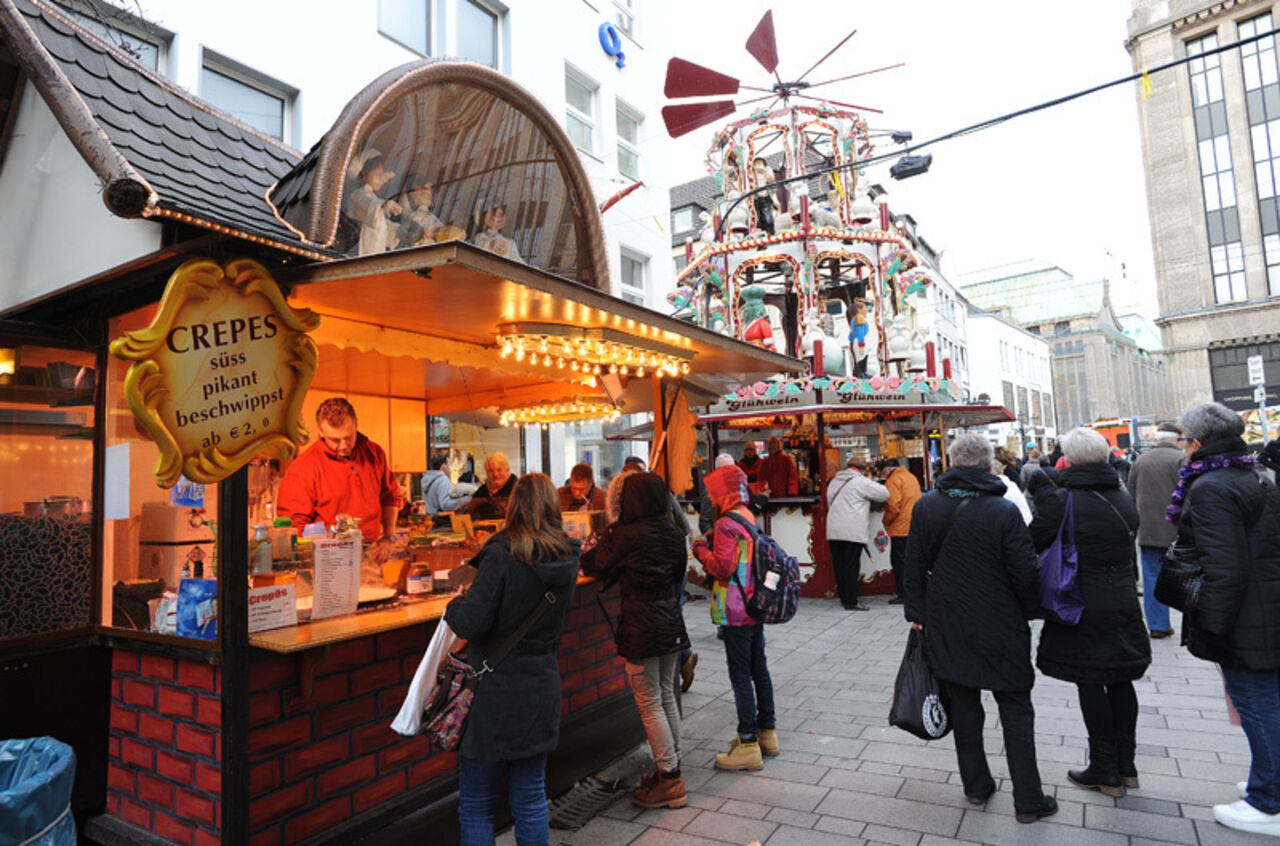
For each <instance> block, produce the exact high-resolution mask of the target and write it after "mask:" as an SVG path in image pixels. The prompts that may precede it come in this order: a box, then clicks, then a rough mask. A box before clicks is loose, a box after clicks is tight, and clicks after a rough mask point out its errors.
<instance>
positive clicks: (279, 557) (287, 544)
mask: <svg viewBox="0 0 1280 846" xmlns="http://www.w3.org/2000/svg"><path fill="white" fill-rule="evenodd" d="M271 557H272V559H274V560H275V561H276V562H278V566H280V567H289V568H293V567H296V566H297V564H298V530H297V529H295V528H294V527H293V521H292V520H290V519H289V518H288V517H277V518H276V520H275V525H274V526H272V527H271Z"/></svg>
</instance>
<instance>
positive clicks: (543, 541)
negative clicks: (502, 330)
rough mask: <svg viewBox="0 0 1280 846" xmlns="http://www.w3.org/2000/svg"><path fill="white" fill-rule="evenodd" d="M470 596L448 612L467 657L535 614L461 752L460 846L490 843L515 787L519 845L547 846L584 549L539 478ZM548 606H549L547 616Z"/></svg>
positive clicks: (521, 492) (522, 491)
mask: <svg viewBox="0 0 1280 846" xmlns="http://www.w3.org/2000/svg"><path fill="white" fill-rule="evenodd" d="M471 563H472V565H474V566H475V567H476V569H477V571H478V572H477V573H476V577H475V581H474V582H473V583H472V584H471V587H470V589H469V590H467V592H466V593H465V594H464V595H462V596H459V597H458V598H457V599H455V600H453V601H452V602H450V603H449V607H448V608H447V609H445V615H444V618H445V622H447V623H448V624H449V626H450V628H452V629H453V630H454V631H455V632H456V633H457V634H458V636H459V637H464V638H466V639H467V640H468V641H470V645H469V646H468V649H467V659H468V660H469V661H470V662H471V666H472V667H474V668H476V669H477V670H480V669H481V668H483V667H485V666H486V663H485V662H486V659H487V657H488V656H489V655H490V654H492V653H493V652H495V651H496V650H497V648H498V646H499V645H500V644H502V643H503V642H504V641H506V640H507V639H508V637H509V636H510V635H511V634H512V633H514V632H515V631H516V629H518V628H519V627H520V625H521V624H522V623H524V622H525V621H526V620H527V619H528V618H530V617H531V616H532V615H533V614H534V613H539V616H538V617H537V619H536V621H535V622H534V623H533V625H532V627H530V628H529V630H528V631H527V632H525V634H524V636H523V637H521V638H520V640H519V641H518V642H517V643H516V644H515V647H514V648H513V649H511V651H510V652H509V653H508V654H507V655H506V657H505V658H503V659H502V661H501V662H500V663H499V664H498V665H497V666H496V667H494V668H492V670H491V671H486V672H484V674H483V675H481V677H480V682H479V685H478V686H477V688H476V696H475V701H474V702H473V703H472V706H471V714H470V717H469V718H468V720H467V725H466V728H465V729H464V731H463V734H462V744H461V745H460V746H459V747H458V819H459V822H460V823H461V828H462V838H461V841H460V842H461V844H462V846H478V845H479V844H492V843H493V842H494V837H493V808H494V803H495V801H496V798H497V796H498V794H499V793H500V792H501V786H502V782H503V781H504V780H505V781H506V783H507V787H508V796H509V798H510V803H511V814H512V816H513V817H515V821H516V825H515V836H516V842H517V843H518V844H520V846H534V844H546V843H548V841H549V840H550V829H549V826H548V820H547V796H546V785H545V777H546V768H547V753H548V752H550V751H551V750H552V749H555V748H556V744H557V743H558V742H559V735H560V668H559V664H558V662H557V659H556V647H557V646H558V645H559V642H560V629H561V628H562V627H563V625H564V618H565V614H566V613H568V608H569V603H570V600H572V598H573V589H574V586H575V585H576V584H577V576H578V544H577V542H576V541H574V540H572V539H571V538H570V537H569V536H568V535H566V534H565V532H564V528H563V526H562V521H561V516H560V500H559V497H558V496H557V495H556V489H555V486H554V485H553V484H552V483H551V480H550V479H549V478H547V477H546V476H545V475H543V474H541V473H529V474H526V475H524V476H521V477H520V479H519V481H517V482H516V485H515V488H514V489H513V490H512V492H511V501H510V503H509V504H508V506H507V523H506V526H505V527H504V528H503V529H502V531H500V532H498V533H497V534H495V535H494V536H493V537H492V538H490V539H489V542H488V543H486V544H485V545H484V548H482V549H481V550H480V552H479V554H478V555H476V557H475V558H473V559H472V560H471ZM543 603H548V605H549V607H546V608H541V607H540V606H542V604H543Z"/></svg>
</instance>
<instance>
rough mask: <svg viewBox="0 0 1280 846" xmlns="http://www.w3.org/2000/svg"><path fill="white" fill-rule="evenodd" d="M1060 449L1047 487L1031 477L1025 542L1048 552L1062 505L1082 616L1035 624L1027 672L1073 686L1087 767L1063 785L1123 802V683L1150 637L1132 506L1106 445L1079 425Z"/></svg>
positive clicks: (1129, 723)
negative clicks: (1070, 531) (1032, 507)
mask: <svg viewBox="0 0 1280 846" xmlns="http://www.w3.org/2000/svg"><path fill="white" fill-rule="evenodd" d="M1060 443H1061V445H1062V453H1063V459H1064V461H1065V466H1064V467H1063V469H1062V471H1061V472H1059V473H1058V479H1057V486H1056V487H1055V486H1054V484H1053V483H1052V482H1051V481H1050V480H1049V479H1048V478H1047V477H1045V476H1043V475H1037V476H1034V477H1033V489H1034V490H1033V495H1034V496H1035V498H1036V517H1035V519H1034V520H1033V521H1032V522H1031V537H1032V539H1033V540H1034V541H1035V544H1036V549H1038V550H1041V551H1043V550H1045V549H1047V548H1048V547H1050V546H1052V545H1053V543H1054V541H1055V540H1056V538H1057V537H1058V531H1059V527H1061V525H1062V522H1063V520H1064V519H1065V518H1066V516H1067V513H1068V507H1070V509H1071V516H1072V519H1073V520H1074V524H1075V525H1074V536H1075V538H1074V539H1075V544H1076V555H1077V559H1078V562H1079V569H1078V571H1077V583H1078V584H1079V586H1080V593H1081V594H1082V596H1083V597H1084V613H1083V615H1081V617H1080V622H1079V623H1078V624H1076V625H1074V626H1068V625H1065V624H1063V623H1059V622H1057V621H1055V620H1052V619H1046V620H1045V624H1044V628H1043V629H1042V630H1041V632H1040V647H1039V649H1037V650H1036V666H1037V667H1039V668H1040V671H1041V672H1042V673H1044V674H1045V675H1046V676H1052V677H1053V678H1055V679H1062V680H1063V681H1068V682H1071V683H1073V684H1074V685H1075V686H1076V692H1077V694H1078V696H1079V699H1080V711H1081V713H1082V714H1083V715H1084V724H1085V728H1086V729H1088V731H1089V766H1088V767H1087V768H1086V769H1083V770H1069V771H1068V772H1067V778H1068V780H1070V781H1071V783H1072V784H1075V785H1077V786H1079V787H1083V788H1086V789H1090V790H1099V791H1101V792H1102V793H1105V794H1106V795H1108V796H1123V795H1124V789H1125V788H1126V787H1137V786H1138V771H1137V769H1136V767H1135V765H1134V751H1135V748H1136V745H1137V726H1138V695H1137V693H1135V692H1134V689H1133V682H1134V681H1135V680H1136V679H1140V678H1142V676H1143V674H1144V673H1146V671H1147V667H1148V666H1149V665H1150V664H1151V640H1150V638H1149V636H1148V635H1147V625H1146V622H1145V621H1144V620H1143V617H1142V607H1141V605H1140V604H1139V603H1138V569H1137V564H1136V557H1135V555H1136V551H1135V550H1136V547H1135V543H1134V540H1135V537H1136V533H1137V531H1138V508H1137V506H1136V505H1134V503H1133V497H1131V496H1129V493H1128V491H1126V490H1125V489H1124V488H1123V487H1122V486H1121V484H1120V477H1119V476H1118V475H1117V474H1116V471H1115V470H1114V469H1112V468H1111V466H1110V464H1109V463H1108V459H1109V458H1110V457H1111V446H1110V444H1108V443H1107V440H1106V438H1104V437H1102V435H1099V434H1098V433H1097V432H1095V431H1093V430H1092V429H1085V428H1079V429H1072V430H1071V431H1069V432H1067V434H1066V435H1064V436H1063V437H1062V439H1061V441H1060ZM1066 540H1067V536H1066V534H1065V530H1064V533H1063V541H1064V542H1065V541H1066Z"/></svg>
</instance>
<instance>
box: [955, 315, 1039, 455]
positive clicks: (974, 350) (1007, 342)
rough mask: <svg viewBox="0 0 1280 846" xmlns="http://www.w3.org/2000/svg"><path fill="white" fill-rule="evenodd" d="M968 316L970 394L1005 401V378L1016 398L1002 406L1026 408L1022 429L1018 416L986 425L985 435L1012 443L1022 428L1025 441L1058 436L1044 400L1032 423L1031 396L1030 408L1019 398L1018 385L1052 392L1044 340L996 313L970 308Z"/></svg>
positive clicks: (1013, 409)
mask: <svg viewBox="0 0 1280 846" xmlns="http://www.w3.org/2000/svg"><path fill="white" fill-rule="evenodd" d="M967 319H968V328H969V332H968V340H969V358H970V364H971V369H970V372H971V374H972V383H971V385H970V395H971V397H972V398H973V399H974V400H975V401H976V399H977V398H978V397H979V396H980V395H981V394H986V395H987V396H988V397H990V399H991V404H992V405H1006V403H1005V400H1004V383H1005V382H1008V383H1010V385H1011V386H1012V388H1013V394H1014V404H1013V405H1012V406H1008V405H1006V407H1007V408H1009V410H1010V411H1011V412H1013V413H1014V415H1015V416H1016V415H1020V414H1022V413H1023V412H1024V411H1025V412H1026V414H1027V420H1026V421H1025V430H1024V429H1023V427H1022V426H1021V425H1020V424H1019V423H1018V422H1017V421H1015V422H1011V423H1000V424H996V425H993V426H989V427H988V428H987V436H988V437H989V438H990V440H991V442H992V443H994V444H996V445H998V446H1009V447H1010V448H1012V445H1013V444H1018V443H1019V442H1020V441H1021V437H1022V434H1023V431H1025V432H1026V436H1027V441H1032V440H1035V441H1037V442H1039V443H1041V444H1043V443H1044V442H1045V441H1046V440H1048V439H1052V438H1056V437H1057V430H1056V429H1055V428H1054V425H1053V419H1052V418H1051V417H1049V416H1048V415H1047V414H1046V413H1045V409H1044V407H1043V405H1042V406H1041V419H1040V420H1039V421H1038V425H1036V421H1033V420H1032V419H1031V414H1032V407H1031V404H1030V400H1029V399H1028V408H1026V409H1023V408H1021V407H1020V405H1019V399H1018V388H1019V387H1021V388H1025V389H1027V390H1028V391H1031V390H1035V391H1037V392H1040V393H1044V394H1049V395H1050V396H1052V393H1053V380H1052V377H1051V374H1050V371H1049V344H1048V342H1047V341H1045V340H1044V339H1043V338H1041V337H1040V336H1038V335H1033V334H1032V333H1030V332H1027V331H1026V330H1024V329H1021V328H1019V327H1017V326H1014V325H1013V324H1011V323H1007V322H1005V321H1004V320H1001V319H1000V318H999V317H997V316H995V315H994V314H969V315H968V317H967ZM1028 397H1029V395H1028ZM1023 443H1025V442H1023ZM1015 451H1016V452H1017V453H1018V454H1022V452H1023V449H1022V448H1021V447H1019V449H1018V450H1015Z"/></svg>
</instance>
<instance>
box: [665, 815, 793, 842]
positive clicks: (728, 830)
mask: <svg viewBox="0 0 1280 846" xmlns="http://www.w3.org/2000/svg"><path fill="white" fill-rule="evenodd" d="M777 827H778V825H777V823H772V822H767V821H765V820H753V819H747V818H746V817H738V816H734V815H732V814H722V813H719V812H717V811H702V812H701V813H699V814H698V816H696V817H694V818H693V820H691V821H690V822H689V824H688V825H687V826H685V827H684V829H683V833H684V834H692V835H696V836H698V837H707V838H710V839H712V840H722V841H724V842H726V843H750V842H751V841H753V840H759V841H760V842H762V843H763V842H764V841H765V840H767V839H768V838H769V835H771V834H773V832H774V830H775V829H777Z"/></svg>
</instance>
